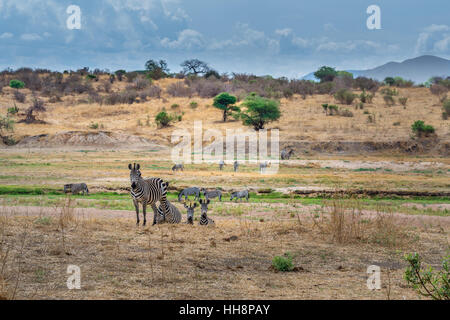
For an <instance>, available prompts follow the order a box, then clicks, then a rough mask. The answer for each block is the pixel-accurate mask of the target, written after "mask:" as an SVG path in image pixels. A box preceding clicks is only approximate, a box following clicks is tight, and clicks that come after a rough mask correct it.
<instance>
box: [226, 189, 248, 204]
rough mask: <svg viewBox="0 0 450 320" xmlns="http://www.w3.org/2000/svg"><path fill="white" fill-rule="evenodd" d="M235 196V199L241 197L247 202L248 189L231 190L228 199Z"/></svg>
mask: <svg viewBox="0 0 450 320" xmlns="http://www.w3.org/2000/svg"><path fill="white" fill-rule="evenodd" d="M234 198H236V200H238V199H242V198H246V199H247V202H248V198H250V195H249V193H248V190H244V191H237V192H233V193H232V194H231V199H230V201H233V199H234Z"/></svg>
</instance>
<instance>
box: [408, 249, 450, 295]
mask: <svg viewBox="0 0 450 320" xmlns="http://www.w3.org/2000/svg"><path fill="white" fill-rule="evenodd" d="M404 259H405V261H407V262H408V263H409V266H408V267H407V268H406V270H405V273H404V279H405V280H406V282H407V283H408V284H409V285H410V286H412V288H413V289H414V290H415V291H416V292H417V293H419V294H420V295H422V296H425V297H430V298H432V299H433V300H450V281H449V280H450V278H449V274H450V273H449V263H450V255H448V256H446V257H444V259H443V260H442V270H439V271H434V270H433V268H432V267H431V266H430V267H428V268H426V269H423V268H422V261H421V258H420V256H419V254H418V253H413V254H408V255H405V257H404Z"/></svg>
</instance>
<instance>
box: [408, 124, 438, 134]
mask: <svg viewBox="0 0 450 320" xmlns="http://www.w3.org/2000/svg"><path fill="white" fill-rule="evenodd" d="M411 130H412V131H413V133H415V134H416V135H417V136H418V137H421V136H428V135H430V134H433V133H434V132H435V129H434V127H433V126H431V125H426V124H425V122H423V121H422V120H417V121H415V122H414V123H413V125H412V126H411Z"/></svg>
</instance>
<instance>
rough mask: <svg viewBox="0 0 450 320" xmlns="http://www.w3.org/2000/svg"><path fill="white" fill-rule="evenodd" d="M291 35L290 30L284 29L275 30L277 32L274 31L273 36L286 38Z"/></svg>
mask: <svg viewBox="0 0 450 320" xmlns="http://www.w3.org/2000/svg"><path fill="white" fill-rule="evenodd" d="M291 33H292V29H291V28H284V29H277V30H275V34H277V35H279V36H283V37H287V36H288V35H290V34H291Z"/></svg>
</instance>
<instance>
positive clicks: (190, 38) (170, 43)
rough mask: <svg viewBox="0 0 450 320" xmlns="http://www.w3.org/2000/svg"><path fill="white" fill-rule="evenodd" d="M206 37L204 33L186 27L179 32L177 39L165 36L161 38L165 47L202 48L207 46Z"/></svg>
mask: <svg viewBox="0 0 450 320" xmlns="http://www.w3.org/2000/svg"><path fill="white" fill-rule="evenodd" d="M205 44H206V42H205V39H204V37H203V35H202V34H201V33H200V32H198V31H196V30H192V29H185V30H183V31H181V32H180V33H179V34H178V38H177V39H176V40H170V39H169V38H164V39H162V40H161V45H162V46H163V47H164V48H170V49H189V50H190V49H194V48H195V49H200V48H204V47H205Z"/></svg>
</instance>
